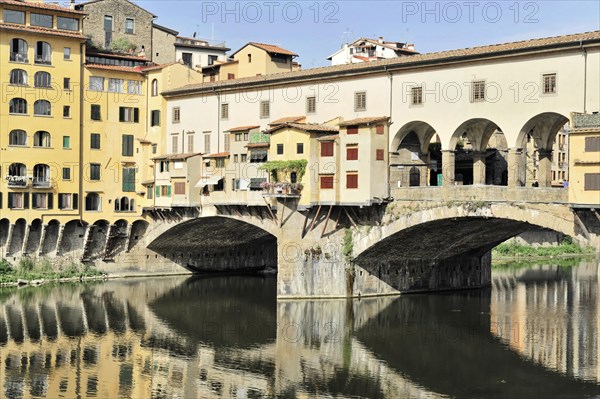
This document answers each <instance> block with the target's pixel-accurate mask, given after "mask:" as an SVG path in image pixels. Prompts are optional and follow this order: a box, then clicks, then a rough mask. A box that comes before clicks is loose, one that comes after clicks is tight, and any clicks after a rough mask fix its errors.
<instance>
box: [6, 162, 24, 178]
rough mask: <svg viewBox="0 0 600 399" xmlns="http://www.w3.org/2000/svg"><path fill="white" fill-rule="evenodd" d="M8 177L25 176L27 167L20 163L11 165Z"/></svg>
mask: <svg viewBox="0 0 600 399" xmlns="http://www.w3.org/2000/svg"><path fill="white" fill-rule="evenodd" d="M8 175H9V176H27V167H26V166H25V165H23V164H22V163H11V164H10V166H9V167H8Z"/></svg>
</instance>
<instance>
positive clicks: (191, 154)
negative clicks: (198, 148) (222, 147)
mask: <svg viewBox="0 0 600 399" xmlns="http://www.w3.org/2000/svg"><path fill="white" fill-rule="evenodd" d="M198 155H202V153H200V152H185V153H180V154H169V155H161V156H158V157H154V158H151V159H152V160H153V161H185V160H186V159H188V158H192V157H197V156H198Z"/></svg>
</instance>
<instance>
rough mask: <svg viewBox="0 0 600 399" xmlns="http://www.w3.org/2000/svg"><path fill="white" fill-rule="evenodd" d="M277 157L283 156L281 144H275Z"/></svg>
mask: <svg viewBox="0 0 600 399" xmlns="http://www.w3.org/2000/svg"><path fill="white" fill-rule="evenodd" d="M277 155H283V144H277Z"/></svg>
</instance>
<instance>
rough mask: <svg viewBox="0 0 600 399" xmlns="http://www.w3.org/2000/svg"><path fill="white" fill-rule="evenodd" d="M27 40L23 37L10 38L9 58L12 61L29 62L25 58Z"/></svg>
mask: <svg viewBox="0 0 600 399" xmlns="http://www.w3.org/2000/svg"><path fill="white" fill-rule="evenodd" d="M28 48H29V47H28V46H27V42H26V41H25V40H23V39H11V41H10V60H11V61H13V62H29V60H28V59H27V50H28Z"/></svg>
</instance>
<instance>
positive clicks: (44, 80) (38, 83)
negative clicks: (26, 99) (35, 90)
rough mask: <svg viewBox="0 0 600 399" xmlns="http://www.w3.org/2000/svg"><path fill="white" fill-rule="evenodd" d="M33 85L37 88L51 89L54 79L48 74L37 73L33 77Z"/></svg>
mask: <svg viewBox="0 0 600 399" xmlns="http://www.w3.org/2000/svg"><path fill="white" fill-rule="evenodd" d="M33 83H34V85H35V87H51V85H52V78H51V77H50V74H49V73H48V72H36V73H35V75H33Z"/></svg>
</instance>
